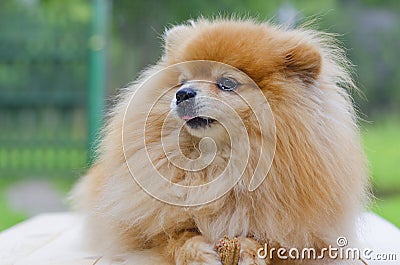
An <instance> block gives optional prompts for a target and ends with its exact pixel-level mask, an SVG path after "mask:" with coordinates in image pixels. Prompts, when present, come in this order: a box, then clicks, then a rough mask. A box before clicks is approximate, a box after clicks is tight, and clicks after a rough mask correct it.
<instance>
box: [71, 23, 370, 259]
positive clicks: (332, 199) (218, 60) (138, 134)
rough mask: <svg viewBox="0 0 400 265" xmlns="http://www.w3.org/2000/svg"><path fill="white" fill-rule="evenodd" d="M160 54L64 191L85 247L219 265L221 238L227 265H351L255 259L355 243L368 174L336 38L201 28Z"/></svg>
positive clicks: (256, 26) (182, 28)
mask: <svg viewBox="0 0 400 265" xmlns="http://www.w3.org/2000/svg"><path fill="white" fill-rule="evenodd" d="M164 47H165V49H164V54H163V56H162V58H161V59H160V61H159V62H158V63H157V64H156V65H155V66H153V67H150V68H149V69H147V70H145V71H144V72H143V73H142V74H141V76H140V77H139V78H138V80H137V81H135V82H134V83H133V84H132V85H130V86H129V87H127V88H125V89H123V91H121V93H120V96H119V98H118V100H117V103H116V105H115V107H114V108H113V109H112V111H111V113H110V116H109V119H108V123H107V125H106V126H105V129H104V130H103V136H102V140H101V143H100V146H99V150H98V158H97V160H96V162H95V164H94V165H93V167H92V168H91V169H90V170H89V172H88V173H87V175H86V176H84V177H83V178H82V180H81V181H80V182H79V183H78V185H77V186H76V188H75V190H74V192H73V195H72V197H73V198H74V200H75V201H76V204H77V207H78V209H80V210H81V211H83V212H84V213H85V216H86V224H87V226H86V230H87V233H88V238H89V239H90V242H91V244H92V245H93V246H95V247H97V248H98V249H99V250H100V251H101V253H104V254H118V253H130V252H132V253H133V252H138V251H139V252H142V253H147V252H146V251H153V250H156V251H154V252H152V253H158V256H159V257H162V260H163V262H165V263H166V264H180V265H183V264H229V262H228V261H227V260H228V259H229V257H228V256H227V255H229V254H226V253H229V251H231V252H232V249H229V247H226V246H225V245H224V244H222V243H221V242H222V241H221V238H224V236H227V238H229V239H233V238H235V240H236V241H229V240H227V241H226V242H225V243H227V245H229V242H231V243H232V242H233V243H232V244H231V248H233V249H236V250H237V252H236V253H235V254H234V255H236V261H235V257H233V258H231V260H232V261H231V263H232V264H235V263H237V262H238V264H240V265H245V264H281V263H282V264H289V263H290V264H314V263H316V264H331V263H332V264H336V262H339V263H346V262H349V261H340V260H332V259H325V260H323V261H321V260H319V261H313V260H307V259H303V260H294V259H290V258H289V259H287V260H282V259H279V258H277V257H276V256H274V257H269V258H262V257H260V256H258V255H257V254H259V253H257V251H258V250H259V249H260V247H264V246H266V245H268V247H270V248H279V247H282V248H285V249H289V248H298V249H300V250H301V248H306V247H307V248H310V247H313V248H315V249H316V250H317V251H318V250H322V249H323V248H325V247H328V246H329V245H331V246H333V247H334V246H337V242H336V241H337V239H338V237H346V239H347V240H348V244H349V245H356V244H357V241H356V238H355V220H356V219H357V217H358V215H359V213H360V211H362V209H363V207H364V204H365V202H366V201H367V193H368V192H367V190H368V189H367V169H366V161H365V158H364V154H363V151H362V148H361V144H360V133H359V129H358V126H357V117H356V113H355V110H354V107H353V104H352V100H351V97H350V96H349V94H348V92H347V90H348V89H353V88H354V84H353V81H352V79H351V76H350V74H349V72H348V65H349V64H348V63H347V60H346V58H345V56H344V55H343V52H342V51H341V50H340V48H338V47H337V45H336V44H335V41H334V40H333V38H331V37H330V36H328V35H327V34H322V33H318V32H316V31H313V30H306V29H285V28H282V27H278V26H274V25H270V24H268V23H257V22H254V21H252V20H237V19H216V20H206V19H199V20H197V21H192V22H190V23H188V24H184V25H178V26H175V27H172V28H171V29H169V30H167V31H166V33H165V46H164ZM227 238H226V239H227ZM218 242H219V243H218ZM218 244H219V245H218ZM221 244H222V245H221ZM221 246H222V248H224V247H225V249H223V251H222V252H221V251H220V252H218V250H220V249H221ZM218 247H219V248H218ZM224 251H225V252H224ZM233 252H234V251H233ZM233 252H232V253H233ZM224 253H225V254H224ZM224 255H225V256H224ZM145 260H146V261H145V262H144V263H140V262H139V263H140V264H160V263H159V261H158V260H159V259H158V260H157V259H156V258H155V255H148V256H147V257H146V259H145ZM313 262H314V263H313ZM358 262H360V261H354V260H353V261H351V262H349V263H350V264H358ZM139 263H135V262H133V263H132V264H139ZM346 264H347V263H346ZM360 264H361V263H360Z"/></svg>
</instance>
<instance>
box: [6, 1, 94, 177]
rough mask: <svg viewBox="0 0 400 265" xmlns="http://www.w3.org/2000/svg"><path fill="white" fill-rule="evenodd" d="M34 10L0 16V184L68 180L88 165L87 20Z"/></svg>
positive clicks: (12, 9) (19, 7) (21, 6)
mask: <svg viewBox="0 0 400 265" xmlns="http://www.w3.org/2000/svg"><path fill="white" fill-rule="evenodd" d="M30 2H31V3H30ZM37 2H38V3H40V2H39V1H5V2H3V3H2V8H1V11H0V176H1V177H3V176H4V177H23V176H60V175H68V176H73V175H74V174H78V172H81V171H82V169H83V168H84V167H85V165H86V161H87V150H86V149H87V126H86V124H87V122H86V119H87V117H86V116H87V104H86V102H87V97H88V95H87V85H88V50H87V47H88V45H87V42H88V41H87V40H88V35H89V21H90V19H89V18H87V19H84V18H82V17H81V18H80V19H76V18H75V17H74V16H72V12H69V11H68V10H59V13H54V12H53V13H48V12H46V7H45V6H42V5H40V4H34V3H37ZM29 3H30V4H29ZM53 9H54V8H53Z"/></svg>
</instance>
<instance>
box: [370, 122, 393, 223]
mask: <svg viewBox="0 0 400 265" xmlns="http://www.w3.org/2000/svg"><path fill="white" fill-rule="evenodd" d="M363 143H364V149H365V152H366V155H367V158H368V160H369V164H370V170H371V175H372V179H371V180H372V185H373V190H374V193H375V196H376V198H375V200H374V201H373V203H372V207H371V209H372V210H373V211H374V212H375V213H377V214H379V215H381V216H382V217H384V218H385V219H387V220H388V221H390V222H392V223H393V224H395V225H396V226H397V227H400V118H398V117H389V118H386V119H383V120H379V121H377V122H376V123H372V124H364V125H363Z"/></svg>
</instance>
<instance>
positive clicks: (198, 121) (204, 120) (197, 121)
mask: <svg viewBox="0 0 400 265" xmlns="http://www.w3.org/2000/svg"><path fill="white" fill-rule="evenodd" d="M182 119H183V120H185V121H186V125H188V126H189V127H190V128H192V129H198V128H206V127H209V126H211V124H212V123H213V122H215V120H214V119H212V118H209V117H200V116H198V117H193V116H183V117H182Z"/></svg>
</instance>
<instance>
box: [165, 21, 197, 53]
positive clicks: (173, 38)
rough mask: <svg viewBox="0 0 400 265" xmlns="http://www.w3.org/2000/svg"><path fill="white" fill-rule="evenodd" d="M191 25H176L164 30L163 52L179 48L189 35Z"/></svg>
mask: <svg viewBox="0 0 400 265" xmlns="http://www.w3.org/2000/svg"><path fill="white" fill-rule="evenodd" d="M191 29H192V26H191V25H177V26H174V27H172V28H170V29H167V30H166V31H165V32H164V42H165V46H164V47H165V54H167V56H168V54H170V53H171V52H173V51H176V50H179V46H180V45H181V44H182V43H183V42H185V40H187V38H189V36H190V32H191Z"/></svg>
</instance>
